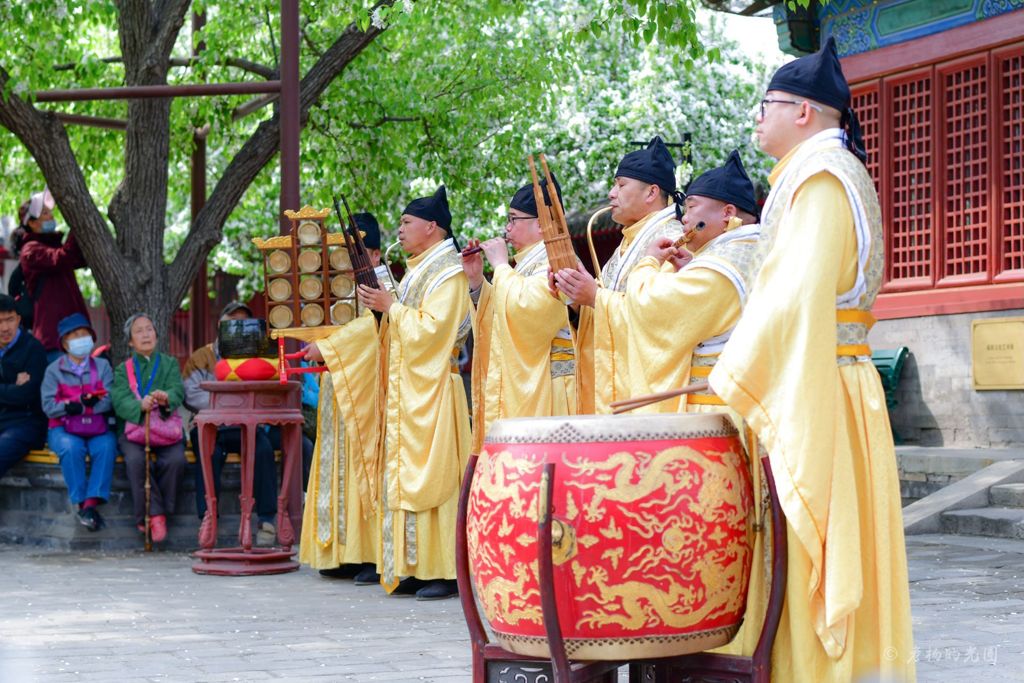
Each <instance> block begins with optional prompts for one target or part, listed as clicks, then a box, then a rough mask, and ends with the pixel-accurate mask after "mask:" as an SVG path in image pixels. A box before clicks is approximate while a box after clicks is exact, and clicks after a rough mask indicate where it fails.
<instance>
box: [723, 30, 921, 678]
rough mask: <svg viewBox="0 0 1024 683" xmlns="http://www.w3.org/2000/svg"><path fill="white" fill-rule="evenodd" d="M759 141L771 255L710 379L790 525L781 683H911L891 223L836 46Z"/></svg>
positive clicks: (765, 247)
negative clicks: (887, 336)
mask: <svg viewBox="0 0 1024 683" xmlns="http://www.w3.org/2000/svg"><path fill="white" fill-rule="evenodd" d="M756 133H757V138H758V142H759V143H760V146H761V149H762V150H764V151H765V152H767V153H768V154H769V155H771V156H773V157H775V158H776V159H778V160H779V162H778V164H776V166H775V168H774V169H773V170H772V172H771V175H770V176H769V181H770V182H771V185H772V189H771V193H770V194H769V196H768V200H767V202H766V203H765V206H764V209H763V210H762V214H761V220H762V226H761V241H762V246H761V251H762V253H764V254H765V260H764V263H763V265H762V267H761V270H760V272H759V273H758V276H757V278H756V280H755V282H754V285H753V289H752V292H751V295H750V298H749V299H748V301H747V305H746V307H745V308H744V311H743V315H742V317H741V318H740V321H739V323H738V324H737V326H736V328H735V329H734V330H733V333H732V336H731V338H730V340H729V342H728V343H727V344H726V346H725V349H724V351H722V354H721V356H720V357H719V360H718V362H717V363H716V365H715V367H714V369H713V370H712V371H711V375H710V377H709V382H710V385H711V387H712V388H713V389H714V391H715V393H716V394H718V396H719V397H721V398H722V399H723V400H724V401H725V402H726V404H727V405H728V406H729V407H730V408H731V409H733V410H735V411H736V412H737V413H739V414H740V415H741V416H742V417H743V419H744V420H745V421H746V423H747V425H749V426H750V427H751V428H752V429H753V430H754V432H755V433H756V435H757V439H758V441H759V443H760V446H761V448H762V452H766V453H767V454H768V456H769V458H770V460H771V464H772V470H773V472H774V476H775V480H776V485H777V487H778V492H779V499H780V503H781V505H782V508H783V510H784V512H785V515H786V532H787V539H788V545H789V547H788V555H787V558H788V570H787V581H788V583H787V589H786V597H785V609H784V610H783V613H782V622H781V624H780V626H779V630H778V636H777V639H776V641H775V646H774V649H773V652H772V667H773V671H772V678H773V679H777V680H784V681H813V682H814V683H823V682H828V681H852V680H863V679H865V678H874V677H881V678H883V679H885V680H889V679H894V680H899V681H911V680H913V678H914V653H913V640H912V635H911V618H910V596H909V588H908V582H907V581H908V579H907V561H906V550H905V547H904V543H903V521H902V517H901V513H900V492H899V480H898V478H897V472H896V458H895V453H894V448H893V441H892V433H891V431H890V428H889V420H888V415H887V413H886V406H885V396H884V394H883V392H882V387H881V384H880V381H879V378H878V373H877V372H876V371H875V368H874V366H873V365H872V363H871V349H870V348H869V347H868V344H867V332H868V328H870V326H871V324H872V323H873V322H874V319H873V318H872V317H871V313H870V311H871V306H872V304H873V303H874V300H875V296H876V294H877V293H878V290H879V287H880V285H881V275H882V266H883V262H882V261H883V256H884V253H883V241H882V219H881V213H880V211H879V205H878V196H877V194H876V192H875V188H874V185H873V183H872V181H871V177H870V175H869V174H868V172H867V170H866V169H865V167H864V164H863V161H864V159H865V158H866V155H865V154H864V150H863V146H862V141H861V139H860V128H859V125H858V123H857V119H856V116H855V115H854V114H853V110H852V109H851V108H850V88H849V86H848V84H847V82H846V79H845V78H844V76H843V73H842V70H841V68H840V64H839V58H838V56H837V54H836V50H835V43H834V41H833V39H832V38H829V40H828V42H827V43H826V45H825V46H824V47H823V48H822V50H821V51H820V52H818V53H816V54H814V55H810V56H807V57H803V58H801V59H798V60H796V61H793V62H790V63H789V64H786V65H785V66H783V67H782V68H780V69H779V70H778V71H777V72H776V73H775V75H774V76H773V78H772V80H771V83H770V84H769V86H768V92H767V97H766V98H765V99H764V101H763V102H762V103H761V109H760V112H759V114H758V116H757V129H756Z"/></svg>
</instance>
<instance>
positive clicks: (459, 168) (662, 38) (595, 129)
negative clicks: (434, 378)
mask: <svg viewBox="0 0 1024 683" xmlns="http://www.w3.org/2000/svg"><path fill="white" fill-rule="evenodd" d="M374 4H375V3H373V2H370V1H369V0H358V1H356V2H349V3H338V2H334V1H331V0H303V1H302V3H301V7H302V19H301V21H302V28H303V32H304V36H303V42H302V54H301V60H302V64H301V72H302V73H305V72H306V71H307V70H308V69H309V68H310V67H311V66H312V65H313V64H314V63H315V61H316V60H317V58H318V57H319V55H320V54H321V53H322V51H324V50H326V49H327V47H328V46H329V45H330V44H331V43H333V42H334V41H335V40H336V39H337V38H338V36H339V35H341V34H342V32H343V31H344V30H345V29H346V27H348V26H349V24H350V23H351V22H353V21H355V22H357V23H359V25H360V26H362V27H364V28H365V27H368V26H370V25H371V24H372V25H376V26H387V27H388V28H387V30H386V31H385V32H384V33H383V34H382V35H381V36H380V37H379V38H377V39H376V40H375V41H374V42H373V43H372V44H371V45H370V47H369V48H367V49H366V50H365V51H364V52H363V53H362V54H360V55H359V56H358V57H357V58H356V59H355V60H354V61H353V62H352V63H351V64H350V65H349V66H348V68H346V69H345V71H344V72H343V73H342V74H341V76H340V77H338V78H337V79H336V80H335V81H334V83H333V84H332V85H331V86H330V87H329V89H328V90H327V91H326V93H325V94H324V96H323V97H322V98H321V99H320V101H319V102H318V103H317V104H316V105H315V106H314V107H313V109H312V110H311V111H310V115H309V119H308V122H307V124H306V128H305V130H304V132H303V138H302V200H303V203H306V204H311V205H314V206H316V207H318V208H319V207H326V206H330V203H331V196H332V195H333V194H337V193H344V194H345V195H346V196H347V197H348V199H349V202H350V203H351V204H352V206H353V209H355V210H370V211H373V212H374V213H375V214H376V215H377V217H378V218H379V219H380V221H381V224H382V226H384V227H385V229H386V231H388V234H392V233H393V229H392V228H391V226H394V225H395V224H396V223H397V220H398V217H399V215H400V212H401V210H402V208H403V207H404V206H405V204H406V203H407V202H408V201H409V200H411V199H412V198H414V197H417V196H421V195H423V194H426V193H428V192H432V191H433V190H434V188H435V187H436V185H437V184H439V183H442V182H443V183H445V184H446V185H447V186H448V188H449V196H450V198H451V202H452V212H453V215H454V216H455V225H456V231H457V233H458V234H459V235H460V236H462V237H464V238H465V237H469V236H481V235H491V234H495V233H496V232H497V231H498V230H499V229H500V227H501V226H500V225H499V223H500V220H499V216H501V215H503V213H504V207H505V203H506V202H507V201H508V198H509V197H510V196H511V194H512V192H514V190H515V189H516V188H517V187H518V186H519V185H521V184H523V183H525V182H526V181H527V179H528V169H527V166H526V163H525V158H526V155H527V154H528V153H530V152H541V151H543V152H546V153H547V154H548V158H549V161H550V163H551V166H552V169H553V170H554V171H555V172H556V174H558V176H559V178H560V181H561V183H562V186H563V189H564V192H565V194H566V205H567V208H568V209H569V210H570V212H571V211H572V210H575V209H583V208H587V207H592V206H594V205H597V204H600V203H602V201H603V197H604V195H605V193H606V192H607V188H608V185H609V182H610V180H611V177H610V176H611V173H612V172H613V171H614V167H615V164H616V163H617V161H618V159H619V158H620V157H621V156H622V154H624V153H625V152H628V151H630V150H631V149H634V147H632V146H630V144H629V143H630V142H631V141H634V140H638V141H639V140H647V139H649V138H650V137H651V136H653V135H655V134H660V135H662V136H663V137H664V138H665V139H666V140H668V141H677V140H678V139H679V137H680V135H681V134H682V133H683V132H690V133H692V134H693V150H692V151H693V159H694V164H695V165H696V166H697V168H698V170H703V169H705V168H707V167H709V166H711V165H713V164H716V163H719V162H721V161H722V160H724V158H725V156H726V155H727V154H728V151H729V150H730V149H732V148H733V147H737V146H738V147H741V149H742V150H743V151H744V160H745V161H747V162H748V163H750V164H751V166H752V167H753V168H752V175H757V174H758V173H763V170H764V166H765V162H764V161H762V160H759V159H757V158H756V157H755V155H754V154H753V152H752V150H751V148H750V145H749V144H747V143H748V141H749V131H750V128H751V126H750V123H751V120H752V115H751V112H752V111H753V106H754V103H755V102H756V100H757V99H759V97H760V92H761V87H762V85H763V76H764V73H765V68H764V67H763V66H762V65H758V64H755V63H753V62H751V61H750V60H749V59H747V58H745V57H743V56H742V55H741V53H740V51H739V49H738V47H737V46H736V45H732V44H729V43H727V42H725V41H723V40H722V39H721V38H720V35H719V32H718V31H717V30H716V29H715V28H714V27H702V26H700V25H699V23H698V22H697V20H696V7H697V4H698V3H697V2H696V0H675V1H672V0H662V1H660V2H657V1H654V0H566V1H564V2H563V1H560V0H516V1H513V2H508V1H505V2H503V1H500V0H464V1H462V2H459V3H452V2H444V1H442V0H418V1H417V2H412V1H411V0H403V1H399V2H397V3H396V4H395V5H394V6H393V7H391V8H380V9H379V10H377V11H374V12H372V13H371V11H370V10H371V9H372V7H373V6H374ZM193 8H194V9H197V10H198V9H205V11H206V24H205V27H204V28H203V29H202V30H201V31H200V32H199V33H198V34H197V35H195V36H193V35H192V33H191V31H190V29H189V26H188V22H187V21H186V26H185V27H184V28H183V29H182V31H181V33H180V35H179V38H178V43H177V46H176V48H175V50H174V55H175V57H179V58H185V59H187V58H188V57H189V56H190V54H191V52H192V45H193V41H196V42H199V41H200V40H201V41H202V42H203V43H204V45H205V47H204V49H203V51H202V52H200V54H199V56H198V57H197V58H196V59H195V60H194V61H193V62H192V63H190V64H187V65H183V66H171V68H170V72H169V76H168V82H170V83H199V82H225V81H230V80H261V79H262V78H263V77H262V76H260V75H257V74H254V73H251V72H249V71H245V70H243V69H241V68H239V66H237V65H235V66H233V65H231V64H232V63H233V62H232V60H237V59H239V58H241V59H244V60H248V61H250V62H256V63H259V64H262V65H265V66H267V67H269V68H271V69H276V68H277V65H278V61H279V51H280V26H279V17H278V3H277V0H250V1H249V2H245V3H238V2H232V3H229V2H217V1H216V0H205V1H203V2H198V1H197V2H195V3H194V6H193ZM116 27H117V11H116V8H115V4H114V2H113V1H112V0H21V1H19V2H14V3H0V41H2V43H0V44H2V45H3V47H0V66H3V68H5V69H6V70H7V71H8V73H9V74H10V77H11V88H12V91H13V92H14V93H16V94H19V95H22V96H30V94H31V93H32V92H33V91H36V90H42V89H50V88H71V87H107V86H117V85H122V84H123V81H124V68H123V66H122V65H121V64H119V63H109V62H107V61H104V58H108V57H112V56H117V55H119V53H120V50H119V43H118V36H117V33H116ZM65 64H67V65H71V66H69V68H67V69H64V70H55V69H54V66H55V65H65ZM252 99H253V98H252V97H244V96H237V97H215V98H192V99H178V100H175V101H174V103H173V105H172V118H171V157H170V159H169V164H170V169H171V173H170V180H169V183H170V187H169V192H168V206H167V229H166V232H165V234H164V244H165V249H166V260H167V261H168V262H169V261H170V260H171V259H172V257H173V255H174V253H175V251H176V249H177V247H178V246H179V245H180V244H181V243H182V242H183V240H184V238H185V236H186V234H187V232H188V229H189V220H190V218H189V217H190V211H189V205H188V202H189V182H190V176H189V162H190V158H191V153H192V148H193V136H194V132H195V131H196V129H198V128H203V127H205V126H209V133H208V136H207V155H208V156H207V158H208V161H207V165H208V178H209V181H208V182H209V188H210V190H211V191H212V189H213V187H214V186H215V184H216V181H217V179H218V178H219V177H220V176H221V174H222V173H223V172H224V170H225V169H226V168H227V166H228V164H229V163H230V161H231V159H232V158H233V156H234V155H235V154H236V153H237V152H238V150H239V149H240V148H241V146H242V144H243V143H244V141H245V140H246V139H247V138H248V136H249V135H251V134H252V132H253V131H254V130H255V129H256V128H257V127H258V126H259V124H260V123H261V122H262V121H265V120H266V119H267V118H269V117H270V116H271V114H272V112H273V106H274V105H269V106H265V107H263V108H261V109H258V110H256V111H255V112H254V113H251V114H249V115H248V116H245V117H242V118H238V117H237V116H235V111H236V108H237V107H239V106H241V105H243V104H245V103H247V102H249V101H250V100H252ZM38 106H39V108H40V109H45V110H53V111H62V112H68V113H77V114H88V115H92V116H104V117H112V118H124V117H125V116H126V113H127V105H126V104H125V103H124V102H84V103H76V104H59V105H49V104H40V105H38ZM67 130H68V134H69V136H70V139H71V142H72V147H73V149H74V151H75V153H76V156H77V159H78V161H79V163H80V165H81V166H82V168H83V172H84V173H85V176H86V179H87V182H88V184H89V187H90V190H91V192H92V195H93V198H94V200H95V201H96V203H97V204H98V205H99V206H100V207H101V208H102V207H105V206H106V205H107V204H108V203H109V202H110V199H111V197H112V196H113V193H114V191H115V189H116V187H117V185H118V183H119V182H120V180H121V177H122V176H123V173H124V167H123V139H122V133H119V132H115V131H110V130H105V129H97V128H86V127H82V126H68V127H67ZM0 172H2V173H3V174H4V176H3V177H4V178H5V183H4V185H3V187H2V188H0V204H2V205H3V210H2V211H0V212H2V213H14V212H15V209H16V206H17V204H18V203H20V201H21V200H22V199H24V198H25V197H27V196H28V194H29V193H30V192H32V191H35V190H37V189H38V188H39V187H41V185H42V179H41V176H40V174H39V172H38V170H37V169H36V168H35V165H34V163H33V161H32V159H31V158H30V157H29V156H28V154H27V153H26V152H25V150H24V148H23V147H21V145H20V143H19V142H18V140H17V139H16V138H15V137H14V136H13V134H11V133H10V132H8V131H6V130H5V129H2V128H0ZM279 186H280V185H279V174H278V167H277V165H276V163H272V164H270V165H268V167H267V168H265V169H264V171H263V172H262V174H261V175H260V177H259V178H258V179H257V181H256V182H255V183H254V184H253V185H252V186H250V188H249V189H248V191H247V192H246V194H245V195H244V197H243V198H242V200H241V202H240V203H239V205H238V206H237V207H236V209H235V211H234V212H233V213H232V215H231V216H230V218H229V219H228V221H227V223H226V225H225V226H224V238H223V240H222V242H221V244H220V245H219V246H218V247H217V248H216V249H215V250H214V251H213V252H212V253H211V255H210V259H209V264H210V266H211V270H212V269H214V268H219V269H223V270H225V271H228V272H231V273H234V274H238V275H242V276H243V277H244V283H243V288H244V289H246V290H247V291H251V290H252V288H254V287H257V286H260V282H261V280H260V277H259V275H260V274H259V269H258V267H254V265H253V264H254V263H255V257H256V253H255V249H254V248H253V247H252V245H251V243H250V239H251V238H252V237H255V236H267V235H271V234H274V233H275V232H276V231H277V229H278V222H277V213H278V191H279ZM388 234H386V235H385V239H388ZM93 293H95V290H93ZM246 293H247V292H246Z"/></svg>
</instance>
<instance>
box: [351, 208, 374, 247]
mask: <svg viewBox="0 0 1024 683" xmlns="http://www.w3.org/2000/svg"><path fill="white" fill-rule="evenodd" d="M352 220H354V221H355V223H356V227H357V228H359V229H360V230H361V231H362V232H363V233H365V234H364V236H363V244H364V245H366V248H367V249H380V224H379V223H378V222H377V217H376V216H374V215H373V214H372V213H369V212H365V211H364V212H363V213H357V214H354V215H353V216H352Z"/></svg>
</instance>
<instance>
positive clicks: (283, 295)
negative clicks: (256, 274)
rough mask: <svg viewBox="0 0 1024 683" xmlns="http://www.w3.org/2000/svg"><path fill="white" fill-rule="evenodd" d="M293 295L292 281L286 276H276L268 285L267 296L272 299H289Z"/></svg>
mask: <svg viewBox="0 0 1024 683" xmlns="http://www.w3.org/2000/svg"><path fill="white" fill-rule="evenodd" d="M291 295H292V283H291V281H290V280H288V278H286V277H278V278H274V279H273V280H271V281H270V284H269V285H267V296H269V297H270V299H271V300H272V301H287V299H288V297H290V296H291Z"/></svg>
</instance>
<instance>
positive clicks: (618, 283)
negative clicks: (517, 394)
mask: <svg viewBox="0 0 1024 683" xmlns="http://www.w3.org/2000/svg"><path fill="white" fill-rule="evenodd" d="M675 168H676V165H675V162H674V161H673V160H672V155H671V154H670V153H669V151H668V148H667V147H665V143H663V142H662V141H661V138H659V137H655V138H654V139H653V140H651V143H650V144H649V145H648V146H647V148H646V149H642V150H638V151H635V152H630V153H629V154H627V155H626V156H624V157H623V158H622V161H621V162H619V166H618V168H617V169H616V171H615V182H614V183H613V185H612V189H611V191H610V192H609V193H608V199H609V201H610V202H611V206H612V218H613V219H614V220H615V222H616V223H619V224H620V225H624V226H627V227H625V228H624V229H623V230H622V242H621V243H620V244H619V247H618V249H616V250H615V253H614V254H612V256H611V258H610V259H608V262H607V263H606V264H605V265H604V267H603V268H602V269H601V281H600V283H598V282H597V280H595V279H594V278H593V277H591V276H590V274H589V273H587V271H586V270H585V269H584V268H583V266H582V265H581V266H579V268H577V270H570V269H567V268H565V269H562V270H560V271H559V272H557V273H554V280H555V284H556V286H557V287H558V289H559V290H560V291H562V292H563V293H564V294H566V295H567V296H568V297H569V298H570V299H571V300H572V301H573V302H574V305H575V306H578V310H579V322H578V324H577V326H576V330H575V332H574V341H575V344H576V395H577V407H578V412H580V413H581V414H588V413H594V412H597V413H608V412H611V409H610V408H609V407H608V404H610V403H611V402H613V401H617V400H620V399H624V398H628V397H629V389H628V382H629V380H628V375H627V373H628V370H627V367H626V363H625V358H626V355H625V354H626V353H627V351H628V350H627V349H625V348H622V347H621V346H619V347H617V346H614V345H613V344H612V338H611V330H613V329H615V328H618V327H619V326H621V325H622V311H623V310H624V306H625V303H624V301H625V291H626V285H627V283H628V281H629V277H630V273H631V272H632V271H633V268H635V267H636V265H637V263H638V262H639V261H640V260H641V259H642V258H643V256H644V255H645V254H646V252H647V247H649V246H650V245H651V244H652V243H653V242H654V241H655V240H656V239H657V238H659V237H668V238H671V239H673V240H674V239H676V238H678V237H680V236H681V235H682V232H683V228H682V224H681V223H680V222H679V219H680V217H681V216H682V207H681V206H680V205H678V204H677V203H676V202H677V201H682V198H681V196H679V194H678V193H677V192H676V176H675ZM652 351H653V350H652Z"/></svg>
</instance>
